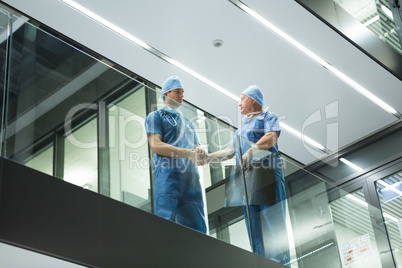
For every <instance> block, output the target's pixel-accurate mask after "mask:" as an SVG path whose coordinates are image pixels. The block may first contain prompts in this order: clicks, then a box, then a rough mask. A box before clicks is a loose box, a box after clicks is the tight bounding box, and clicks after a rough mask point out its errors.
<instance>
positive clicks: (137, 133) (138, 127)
mask: <svg viewBox="0 0 402 268" xmlns="http://www.w3.org/2000/svg"><path fill="white" fill-rule="evenodd" d="M133 91H134V92H133V93H131V94H130V95H128V96H126V97H125V98H124V99H122V100H120V101H118V102H116V103H113V104H111V105H110V107H109V108H108V120H109V123H108V125H109V130H108V131H109V161H110V164H109V165H110V196H111V197H112V198H114V199H116V200H119V201H122V202H124V203H126V204H129V205H132V206H134V207H137V208H140V209H142V210H145V211H148V212H152V189H151V173H150V166H151V165H152V163H150V161H149V159H150V158H149V152H148V143H147V136H146V133H145V130H144V122H145V117H146V115H147V110H146V102H145V93H146V88H145V87H144V86H143V85H139V86H137V87H135V88H133Z"/></svg>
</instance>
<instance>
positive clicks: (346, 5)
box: [334, 0, 402, 54]
mask: <svg viewBox="0 0 402 268" xmlns="http://www.w3.org/2000/svg"><path fill="white" fill-rule="evenodd" d="M334 2H335V3H336V4H338V5H339V6H340V7H342V8H343V9H344V10H345V11H347V12H348V13H349V14H350V15H352V16H353V17H354V18H355V19H357V20H358V21H359V22H360V23H362V24H363V25H364V26H365V27H367V28H368V29H369V30H371V31H372V32H373V33H375V34H376V35H377V36H378V37H379V38H380V39H381V40H383V41H384V42H386V43H388V44H389V45H390V46H391V47H393V48H394V49H395V50H396V51H398V52H399V53H400V54H402V49H401V44H400V42H399V39H398V34H397V32H396V30H395V22H394V18H393V16H392V12H391V9H390V6H389V3H388V1H386V0H359V1H344V0H334Z"/></svg>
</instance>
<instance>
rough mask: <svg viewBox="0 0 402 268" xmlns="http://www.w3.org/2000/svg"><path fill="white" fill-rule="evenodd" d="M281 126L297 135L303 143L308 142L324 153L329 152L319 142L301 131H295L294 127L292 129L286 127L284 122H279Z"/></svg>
mask: <svg viewBox="0 0 402 268" xmlns="http://www.w3.org/2000/svg"><path fill="white" fill-rule="evenodd" d="M279 124H280V126H281V128H283V129H284V130H286V131H288V132H290V133H292V134H293V135H295V136H296V137H298V138H299V139H301V140H302V141H305V142H307V143H308V144H310V145H312V146H314V147H316V148H317V149H319V150H321V151H323V152H324V153H326V152H327V149H326V148H325V147H324V146H322V145H321V144H319V143H318V142H316V141H315V140H313V139H311V138H309V137H307V136H306V135H303V134H301V133H300V132H299V131H297V130H295V129H294V128H292V127H290V126H288V125H286V124H285V123H283V122H279Z"/></svg>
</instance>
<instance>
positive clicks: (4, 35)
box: [0, 9, 10, 155]
mask: <svg viewBox="0 0 402 268" xmlns="http://www.w3.org/2000/svg"><path fill="white" fill-rule="evenodd" d="M9 19H10V14H9V12H8V11H6V10H3V9H0V133H1V137H0V155H3V150H2V147H3V133H4V132H3V128H4V126H3V122H4V114H3V109H4V107H3V105H4V99H5V86H6V84H5V80H4V78H5V70H6V55H7V52H8V29H9Z"/></svg>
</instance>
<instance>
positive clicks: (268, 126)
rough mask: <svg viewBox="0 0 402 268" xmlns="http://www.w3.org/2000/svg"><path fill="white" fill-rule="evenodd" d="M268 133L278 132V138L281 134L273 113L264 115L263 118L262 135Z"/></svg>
mask: <svg viewBox="0 0 402 268" xmlns="http://www.w3.org/2000/svg"><path fill="white" fill-rule="evenodd" d="M270 131H278V138H279V135H280V134H281V127H280V125H279V119H278V117H277V116H276V115H275V114H274V113H269V112H268V113H266V114H265V118H264V133H267V132H270Z"/></svg>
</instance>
